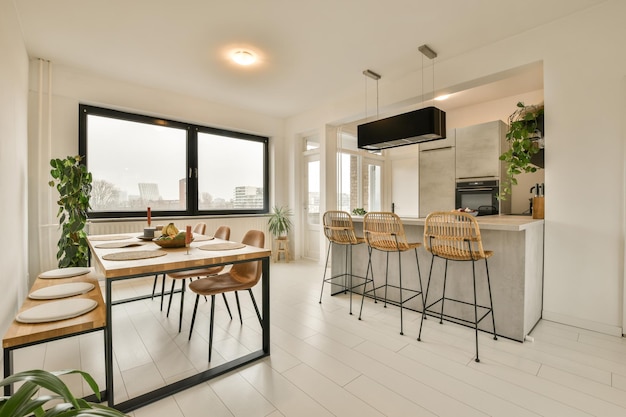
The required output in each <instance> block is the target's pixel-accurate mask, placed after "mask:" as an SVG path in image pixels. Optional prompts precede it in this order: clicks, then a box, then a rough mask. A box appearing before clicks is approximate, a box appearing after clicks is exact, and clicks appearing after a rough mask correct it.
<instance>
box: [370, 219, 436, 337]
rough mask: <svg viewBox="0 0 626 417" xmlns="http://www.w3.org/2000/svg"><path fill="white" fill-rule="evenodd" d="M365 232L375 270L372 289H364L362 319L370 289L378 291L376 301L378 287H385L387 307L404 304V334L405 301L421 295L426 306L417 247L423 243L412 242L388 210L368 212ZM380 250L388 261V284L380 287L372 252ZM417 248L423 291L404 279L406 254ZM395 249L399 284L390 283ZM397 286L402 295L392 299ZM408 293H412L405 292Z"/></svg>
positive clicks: (401, 310) (386, 282) (399, 221)
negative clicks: (376, 281) (391, 255)
mask: <svg viewBox="0 0 626 417" xmlns="http://www.w3.org/2000/svg"><path fill="white" fill-rule="evenodd" d="M363 232H364V234H365V240H366V241H367V244H368V253H369V257H368V273H369V271H372V289H371V290H369V291H365V288H364V291H363V296H362V298H361V310H360V312H359V320H361V316H362V314H363V302H364V300H365V296H366V295H367V293H369V292H374V300H375V301H376V295H375V294H376V293H375V291H376V290H377V289H380V288H382V287H385V304H384V307H387V304H388V303H389V304H392V305H396V306H398V307H400V334H401V335H403V334H404V308H405V307H404V304H405V303H407V302H408V301H410V300H412V299H413V298H415V297H417V296H421V298H422V305H421V306H420V307H421V308H423V307H424V292H423V289H422V280H421V272H420V266H419V259H418V255H417V248H418V247H420V246H421V244H420V243H409V242H408V241H407V239H406V235H405V233H404V227H403V225H402V222H401V220H400V218H399V217H398V216H397V215H396V214H394V213H387V212H371V213H367V214H366V215H365V218H364V221H363ZM374 249H376V250H378V251H381V252H385V257H386V263H385V284H384V285H380V286H378V287H376V285H375V284H374V281H373V280H374V271H373V268H372V253H373V250H374ZM411 249H412V250H413V251H414V252H415V261H416V265H417V280H418V282H419V290H418V289H410V288H406V287H405V286H404V285H403V282H402V253H403V252H407V251H409V250H411ZM391 252H397V254H398V285H394V284H390V283H389V254H390V253H391ZM389 288H394V289H397V290H398V291H399V297H398V299H397V300H390V299H389V298H388V289H389ZM406 293H408V294H409V295H408V296H405V294H406Z"/></svg>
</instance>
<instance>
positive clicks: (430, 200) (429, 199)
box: [419, 147, 455, 217]
mask: <svg viewBox="0 0 626 417" xmlns="http://www.w3.org/2000/svg"><path fill="white" fill-rule="evenodd" d="M454 166H455V148H454V147H447V148H440V149H431V150H427V151H421V152H420V155H419V216H420V217H426V216H427V215H428V213H431V212H433V211H446V210H453V209H454V204H455V202H454V200H455V195H454V193H455V168H454Z"/></svg>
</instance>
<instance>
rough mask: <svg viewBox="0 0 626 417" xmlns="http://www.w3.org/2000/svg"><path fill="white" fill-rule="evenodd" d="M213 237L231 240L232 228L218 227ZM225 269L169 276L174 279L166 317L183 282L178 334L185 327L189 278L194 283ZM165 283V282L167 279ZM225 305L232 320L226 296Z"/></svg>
mask: <svg viewBox="0 0 626 417" xmlns="http://www.w3.org/2000/svg"><path fill="white" fill-rule="evenodd" d="M213 237H215V238H217V239H222V240H228V239H230V227H228V226H220V227H218V228H217V230H216V231H215V233H214V234H213ZM223 269H224V266H214V267H210V268H199V269H191V270H188V271H180V272H172V273H170V274H167V276H169V277H170V278H172V289H171V290H170V299H169V302H168V304H167V314H166V317H169V316H170V309H171V307H172V295H173V294H174V285H175V284H176V281H177V280H181V282H182V285H181V288H180V291H181V292H180V313H179V318H178V332H179V333H180V332H181V330H182V326H183V307H184V306H185V286H186V285H185V284H186V280H187V278H189V281H192V280H193V279H194V278H200V277H207V276H209V275H216V274H219V273H220V272H222V270H223ZM163 281H165V279H164V280H163ZM163 288H165V284H164V285H163ZM224 303H225V304H226V309H227V310H228V314H230V318H231V319H232V318H233V316H232V314H231V313H230V307H229V305H228V301H227V300H226V296H225V295H224Z"/></svg>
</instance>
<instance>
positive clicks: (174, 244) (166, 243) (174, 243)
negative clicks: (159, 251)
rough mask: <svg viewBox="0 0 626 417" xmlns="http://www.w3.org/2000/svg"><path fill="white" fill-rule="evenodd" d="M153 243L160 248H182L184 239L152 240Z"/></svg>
mask: <svg viewBox="0 0 626 417" xmlns="http://www.w3.org/2000/svg"><path fill="white" fill-rule="evenodd" d="M191 240H192V241H193V238H192V239H191ZM152 241H153V242H154V243H156V244H157V245H159V246H160V247H162V248H184V247H185V239H158V238H157V239H153V240H152Z"/></svg>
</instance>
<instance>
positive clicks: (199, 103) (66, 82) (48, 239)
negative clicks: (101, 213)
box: [29, 60, 288, 275]
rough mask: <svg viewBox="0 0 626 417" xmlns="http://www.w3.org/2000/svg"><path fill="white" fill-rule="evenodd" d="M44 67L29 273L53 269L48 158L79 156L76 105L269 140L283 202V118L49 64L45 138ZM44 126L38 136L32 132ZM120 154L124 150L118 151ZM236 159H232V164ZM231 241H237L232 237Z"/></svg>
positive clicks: (277, 194)
mask: <svg viewBox="0 0 626 417" xmlns="http://www.w3.org/2000/svg"><path fill="white" fill-rule="evenodd" d="M49 67H50V66H49V65H48V64H47V63H45V64H44V70H43V73H44V75H43V77H42V78H43V84H42V85H41V86H40V82H39V79H40V77H39V62H38V61H37V60H33V61H31V68H30V86H31V93H30V99H31V106H30V112H29V122H30V126H31V131H30V133H29V141H30V143H31V145H32V147H31V150H30V153H29V158H30V160H31V161H33V166H32V168H31V179H32V181H30V187H31V191H30V196H31V198H30V209H31V214H30V229H31V241H30V247H31V248H32V252H31V254H30V271H31V274H35V275H36V274H37V273H38V272H40V271H42V270H46V269H49V268H55V267H56V259H55V253H56V242H57V241H58V233H59V232H58V227H57V226H56V223H57V218H56V209H57V208H56V200H57V198H58V195H57V194H56V191H55V190H53V189H51V188H50V187H48V185H47V183H48V181H49V180H50V169H49V165H48V161H49V160H50V159H51V158H57V157H59V158H63V157H65V156H67V155H76V154H77V153H78V105H79V103H85V104H94V105H99V106H103V107H108V108H115V109H119V110H124V111H130V112H137V113H141V114H148V115H154V116H160V117H163V118H168V119H173V120H180V121H186V122H192V123H197V124H204V125H207V126H212V127H218V128H226V129H231V130H235V131H240V132H246V133H252V134H257V135H263V136H269V137H270V172H271V177H270V192H271V201H270V203H271V204H273V203H274V201H276V202H277V203H278V204H285V200H286V199H287V198H288V196H287V192H286V190H287V189H288V187H287V186H286V184H287V182H286V176H285V175H282V173H284V172H285V171H286V168H285V158H286V156H285V153H284V145H283V142H284V135H283V124H284V122H283V120H282V119H277V118H273V117H267V116H263V115H259V114H257V113H253V112H250V111H246V110H242V109H237V108H232V107H228V106H225V105H221V104H216V103H210V102H206V101H203V100H200V99H198V98H194V97H189V96H183V95H178V94H173V93H169V92H167V91H161V90H155V89H151V88H145V87H142V86H139V85H136V84H128V83H124V82H120V81H116V80H112V79H108V78H104V77H101V76H97V75H94V74H88V73H84V72H81V71H78V70H76V69H73V68H68V67H63V66H59V65H55V64H54V63H52V65H51V67H50V69H51V80H52V83H51V91H52V96H51V101H50V105H51V121H52V124H51V129H50V133H49V134H48V133H47V132H48V125H47V124H46V116H47V112H48V98H47V92H48V85H47V80H48V69H49ZM40 91H42V92H43V93H44V94H43V98H42V101H43V103H42V107H43V112H42V113H43V118H42V120H41V121H40V120H39V117H38V107H39V106H38V104H37V103H38V101H39V100H40V95H39V92H40ZM41 125H43V129H42V130H43V132H44V133H43V134H42V138H41V139H39V138H38V136H37V134H36V132H37V131H38V129H39V128H40V126H41ZM121 151H123V150H121ZM236 164H237V161H233V165H236ZM233 238H236V236H235V235H233Z"/></svg>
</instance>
